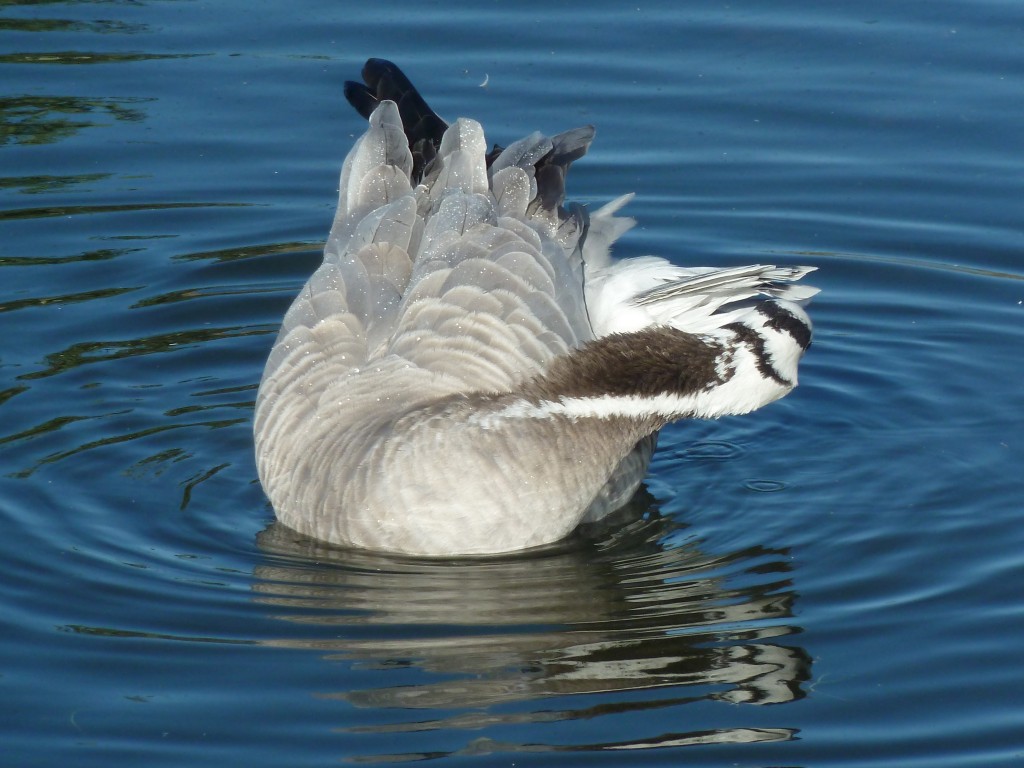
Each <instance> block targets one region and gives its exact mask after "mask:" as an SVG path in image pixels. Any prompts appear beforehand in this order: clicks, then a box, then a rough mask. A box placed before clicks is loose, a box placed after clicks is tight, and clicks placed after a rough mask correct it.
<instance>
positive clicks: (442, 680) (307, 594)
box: [253, 510, 811, 761]
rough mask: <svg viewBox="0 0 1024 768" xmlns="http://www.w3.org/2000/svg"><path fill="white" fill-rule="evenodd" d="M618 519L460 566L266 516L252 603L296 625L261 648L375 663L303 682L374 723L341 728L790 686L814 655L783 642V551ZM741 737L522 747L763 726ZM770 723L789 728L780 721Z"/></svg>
mask: <svg viewBox="0 0 1024 768" xmlns="http://www.w3.org/2000/svg"><path fill="white" fill-rule="evenodd" d="M632 514H633V515H634V520H633V521H632V522H631V523H628V522H627V525H626V528H627V529H629V530H630V531H631V536H629V537H628V538H627V539H625V540H621V539H620V540H618V541H614V542H610V541H609V540H608V539H606V538H597V539H594V538H590V537H589V536H587V535H579V536H577V537H575V538H574V539H571V540H570V541H568V542H563V543H562V544H560V545H557V546H553V547H546V548H542V549H540V550H537V551H534V552H530V553H526V554H521V555H518V556H515V557H502V558H487V559H473V558H465V559H459V560H431V559H415V558H405V557H398V556H389V555H380V554H374V553H368V552H363V551H355V550H348V549H344V548H336V547H331V546H328V545H325V544H323V543H320V542H316V541H313V540H311V539H307V538H305V537H303V536H300V535H299V534H296V533H294V532H292V531H290V530H288V529H287V528H284V527H283V526H281V525H279V524H274V525H272V526H271V527H270V528H268V529H266V530H265V531H264V532H263V533H262V534H260V536H259V539H258V541H259V546H260V548H261V550H262V551H263V552H264V555H265V557H266V563H265V564H263V565H261V566H259V567H258V568H257V569H256V571H255V576H256V577H257V581H256V582H255V583H254V584H253V599H254V600H255V601H257V602H259V603H261V604H263V605H266V606H269V607H273V608H274V609H275V610H276V611H277V613H276V614H275V616H276V618H277V619H278V620H279V621H281V622H283V623H285V624H287V625H289V626H291V627H292V628H293V629H292V631H291V632H288V633H283V634H282V636H281V637H279V638H277V639H273V640H267V641H265V642H266V643H267V644H268V645H272V646H274V647H280V648H306V649H311V650H316V651H318V652H320V653H322V654H325V655H324V656H323V659H324V662H325V663H326V664H329V665H330V664H337V663H345V664H348V665H354V667H355V668H356V669H358V670H365V671H369V670H377V671H379V672H387V673H388V674H385V675H381V676H380V677H379V678H378V680H377V682H376V683H375V684H373V685H371V686H370V687H353V688H350V689H346V690H340V691H337V692H320V693H318V694H317V695H318V696H320V697H322V698H325V699H328V700H337V701H339V702H346V703H348V704H350V705H353V706H356V707H358V708H360V709H364V710H366V711H367V712H369V713H371V715H372V720H373V722H362V723H360V724H359V725H356V726H346V727H344V730H346V731H349V732H351V733H367V734H381V733H397V732H402V733H418V732H425V731H438V730H473V729H477V728H481V727H483V726H485V725H486V726H488V727H489V728H490V729H492V732H497V731H499V730H500V729H502V728H508V727H512V726H516V725H521V724H524V723H530V722H554V721H579V720H591V719H594V718H598V719H601V718H605V717H607V716H609V715H612V714H615V715H616V716H617V717H623V716H629V715H631V714H635V715H640V714H641V713H643V712H647V711H650V710H652V709H661V708H671V707H676V706H680V705H683V704H692V703H695V702H700V701H706V702H711V701H725V702H730V703H733V704H778V703H782V702H787V701H793V700H795V699H799V698H802V697H803V696H804V695H805V694H804V691H803V690H802V685H803V683H804V682H805V681H806V680H808V679H809V677H810V666H811V662H810V658H809V656H808V655H807V653H806V652H804V651H803V650H802V649H801V648H799V647H798V646H794V645H791V640H792V637H793V636H794V635H796V634H798V633H799V631H800V630H799V629H798V628H797V627H796V626H794V625H793V623H792V620H793V603H794V600H795V593H794V592H793V589H792V586H791V584H790V582H789V580H788V578H787V576H786V574H787V573H788V568H789V566H788V563H787V561H788V559H789V556H788V553H786V552H771V551H767V550H763V549H751V550H744V551H738V552H733V553H728V554H724V555H718V556H713V557H712V556H709V555H708V554H707V553H704V552H702V551H701V549H700V548H699V546H697V545H696V544H695V543H693V542H690V543H689V544H688V545H685V546H678V547H671V548H669V547H665V546H664V545H663V544H662V543H661V542H663V541H664V540H665V539H666V538H670V536H669V534H671V533H672V531H673V530H675V529H676V527H677V526H676V525H675V524H674V523H672V522H671V521H670V520H668V519H664V518H661V517H660V516H659V515H658V514H657V513H656V512H655V511H652V510H647V512H646V514H642V515H638V514H637V510H634V511H633V513H632ZM325 676H329V673H327V672H326V671H325ZM626 694H628V695H626ZM666 694H667V695H666ZM609 699H610V700H612V701H614V702H615V703H614V705H613V706H609V704H608V702H609ZM513 704H514V705H515V706H514V707H511V708H510V705H513ZM387 712H391V713H392V714H391V715H387V714H386V713H387ZM396 717H397V719H396ZM742 731H743V729H738V730H731V729H724V730H722V731H720V732H715V733H708V732H696V731H695V732H686V733H678V734H671V735H666V734H660V733H650V732H647V730H646V729H645V728H643V727H641V728H639V729H638V730H637V732H636V736H635V737H634V738H631V739H630V740H629V741H626V742H615V743H603V742H597V741H595V742H588V743H585V744H576V745H566V744H555V743H550V744H545V745H540V744H532V745H531V746H530V749H531V750H536V749H544V750H563V749H573V750H576V749H584V750H590V749H627V748H629V749H647V748H654V747H658V746H679V745H682V744H685V743H694V744H696V743H714V742H730V741H735V740H743V739H745V738H747V737H749V738H751V739H757V738H760V737H758V736H757V734H755V733H753V732H751V733H749V734H747V736H744V735H743V733H742ZM768 733H771V734H774V736H772V737H771V739H774V738H791V737H792V733H791V732H790V731H788V730H787V729H784V728H782V729H772V728H769V729H766V731H765V734H768ZM762 735H764V734H762ZM765 738H768V737H767V736H765ZM771 739H769V740H771ZM502 743H503V744H504V746H503V747H502V748H503V749H512V750H513V751H518V750H519V749H522V748H524V746H523V745H519V746H515V745H510V744H508V743H505V742H502ZM477 746H479V745H477ZM452 754H456V753H452ZM363 759H366V760H370V761H373V760H383V759H397V758H396V756H393V755H392V756H383V755H374V756H364V758H363Z"/></svg>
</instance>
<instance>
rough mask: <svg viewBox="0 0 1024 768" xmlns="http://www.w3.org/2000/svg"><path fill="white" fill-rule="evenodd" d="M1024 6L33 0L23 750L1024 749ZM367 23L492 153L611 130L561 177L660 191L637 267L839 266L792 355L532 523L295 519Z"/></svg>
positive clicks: (16, 433) (7, 556)
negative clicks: (290, 361)
mask: <svg viewBox="0 0 1024 768" xmlns="http://www.w3.org/2000/svg"><path fill="white" fill-rule="evenodd" d="M1022 37H1024V9H1022V7H1021V6H1020V4H1018V3H1012V2H998V1H996V0H989V1H988V2H974V3H952V2H944V1H942V0H939V1H936V2H928V3H921V2H904V3H898V4H893V3H877V2H862V3H856V4H852V3H830V4H819V3H811V2H807V1H806V0H793V1H792V2H787V3H774V4H771V5H770V6H769V5H764V4H755V3H748V2H739V3H729V4H706V3H684V4H671V3H653V4H652V3H641V4H639V5H637V4H631V5H629V6H625V7H618V6H616V5H615V4H611V3H597V4H590V5H588V6H586V7H585V8H584V7H582V6H581V7H580V8H579V9H577V10H558V9H554V8H552V7H550V4H541V3H536V2H527V3H519V4H516V5H510V4H502V3H494V4H490V5H487V6H467V7H465V8H462V7H454V8H453V7H452V6H451V5H440V4H434V5H431V4H424V3H405V2H396V3H381V4H370V3H367V4H363V5H362V6H360V7H357V8H347V7H342V6H341V5H339V4H335V3H328V2H325V1H324V0H308V1H305V2H298V3H264V2H248V3H240V2H230V1H228V0H225V2H220V3H202V2H160V1H159V0H154V1H153V2H148V3H134V2H107V3H81V2H78V3H73V2H51V3H31V2H27V1H26V2H18V1H17V0H14V2H6V3H3V4H2V6H0V235H2V237H0V267H2V269H0V334H2V336H0V338H2V339H3V340H2V342H0V516H2V521H0V525H2V529H3V531H4V536H3V538H2V542H0V559H2V562H3V578H2V580H0V615H2V616H3V619H2V621H3V627H4V630H3V633H2V635H0V693H2V698H0V701H2V704H0V708H2V709H0V711H2V717H0V743H2V752H0V754H2V755H3V759H2V760H0V762H2V764H4V765H11V766H50V765H53V766H57V765H61V766H63V765H76V766H92V765H95V766H107V765H111V764H142V763H144V764H146V765H154V766H159V765H175V766H178V765H190V766H204V765H210V766H214V765H216V766H222V765H225V764H246V765H252V766H263V765H266V766H279V765H289V766H303V765H324V764H333V763H337V762H339V761H342V762H356V763H362V762H371V763H373V762H384V763H389V762H401V761H408V760H420V759H434V760H436V761H441V762H444V763H450V764H459V765H519V766H522V765H536V766H547V765H552V764H557V765H577V764H578V765H623V766H626V765H628V766H634V765H648V764H671V765H678V764H687V765H703V766H726V765H743V766H769V765H772V766H776V765H794V766H795V765H800V766H830V767H831V766H859V765H899V766H929V768H931V767H934V766H940V767H944V766H1011V765H1020V764H1024V735H1022V734H1024V697H1022V696H1021V690H1022V684H1024V664H1022V663H1021V660H1020V653H1019V648H1020V638H1021V637H1022V636H1024V607H1022V605H1024V603H1022V601H1021V595H1022V591H1024V523H1022V516H1021V506H1022V505H1021V498H1022V494H1021V490H1022V486H1021V480H1020V477H1021V473H1020V468H1021V466H1024V449H1022V440H1021V429H1022V423H1024V419H1022V416H1021V414H1022V413H1024V377H1022V372H1021V359H1022V353H1024V331H1022V326H1024V305H1022V302H1024V282H1022V277H1024V270H1022V268H1021V259H1020V254H1021V253H1022V252H1024V229H1022V226H1021V221H1022V213H1024V211H1022V208H1021V200H1022V199H1024V194H1022V193H1024V182H1022V179H1024V161H1022V157H1024V151H1022V150H1024V141H1022V139H1021V136H1022V134H1021V131H1020V126H1021V123H1022V118H1024V100H1022V99H1021V98H1020V72H1021V57H1020V51H1021V44H1022V42H1024V41H1022ZM370 55H376V56H386V57H390V58H393V59H395V60H397V61H399V62H400V63H401V64H402V65H403V66H404V67H406V69H407V70H408V71H409V72H410V74H411V75H413V77H414V79H415V80H416V81H417V82H418V83H420V84H421V85H422V86H423V88H424V90H425V91H426V93H427V95H428V97H429V98H430V99H431V101H432V103H433V104H434V105H435V107H436V108H437V109H438V110H439V111H440V112H441V113H442V114H444V115H448V116H455V115H458V114H468V115H471V116H474V117H477V118H479V119H481V120H482V122H483V123H484V126H485V128H487V130H488V133H489V138H490V139H491V140H493V141H499V142H502V141H508V140H511V139H514V138H517V137H518V136H520V135H522V134H524V133H526V132H528V131H530V130H533V129H534V128H541V129H544V130H548V131H557V130H561V129H564V128H567V127H571V126H574V125H577V124H580V123H585V122H592V123H594V124H596V125H597V127H598V139H597V141H596V143H595V145H594V147H593V149H592V153H591V155H590V156H588V157H587V158H586V160H584V161H583V162H580V163H578V164H577V165H575V166H574V168H573V173H572V176H571V178H570V184H569V186H570V191H571V193H572V194H573V197H574V198H575V199H578V200H581V201H583V202H586V203H591V204H598V203H601V202H603V201H606V200H608V199H610V198H611V197H614V196H616V195H618V194H620V193H622V192H625V191H630V190H635V191H637V192H638V193H639V194H638V197H637V199H636V200H635V201H634V202H633V203H632V204H631V206H630V209H629V211H630V213H631V214H632V215H634V216H636V217H637V218H638V219H639V221H640V225H639V227H638V228H637V229H636V230H634V231H633V232H632V233H630V235H629V236H628V237H627V238H626V240H625V241H624V242H623V243H622V245H621V247H620V249H619V253H620V254H621V255H639V254H643V253H650V252H654V253H661V254H664V255H667V256H669V257H671V258H672V259H674V260H676V261H677V262H679V263H683V264H720V265H726V264H740V263H747V262H753V261H772V262H780V263H782V262H784V263H809V264H814V265H816V266H818V267H819V272H817V273H815V275H814V282H815V284H817V285H819V286H820V287H821V288H822V289H823V292H822V294H821V295H820V296H819V297H818V298H817V299H816V300H815V302H814V304H813V306H812V314H813V316H814V319H815V322H816V326H817V331H816V337H815V342H814V346H813V347H812V349H811V350H810V352H809V354H808V357H807V358H806V361H805V365H804V367H803V369H802V384H801V387H800V388H799V389H798V390H797V391H796V392H795V393H794V394H793V395H792V396H790V397H789V398H787V399H786V400H784V401H782V402H780V403H778V404H775V405H773V406H771V407H770V408H768V409H765V410H764V411H761V412H759V413H757V414H755V415H753V416H750V417H744V418H738V419H727V420H723V421H720V422H715V423H694V424H684V425H678V426H675V427H672V428H670V429H668V430H666V431H665V432H664V433H663V436H662V441H661V450H660V452H659V453H658V455H657V457H656V459H655V462H654V466H653V468H652V473H651V477H650V481H649V483H648V485H647V493H646V495H644V496H642V497H641V498H639V499H638V500H637V501H636V503H635V505H634V507H633V509H631V510H628V511H627V512H626V513H624V515H623V519H622V520H621V521H620V522H619V523H618V524H617V525H613V526H609V527H607V528H605V529H603V530H597V531H590V532H588V533H587V534H586V535H581V536H577V537H575V538H573V539H572V540H570V541H568V542H564V543H562V544H560V545H558V546H556V547H553V548H551V549H550V550H549V551H546V552H543V553H539V554H533V555H530V556H520V557H513V558H506V559H502V560H495V561H472V560H464V561H454V562H448V561H417V560H413V559H403V558H394V557H384V556H378V555H373V554H368V553H355V552H345V551H338V550H331V549H328V548H325V547H322V546H319V545H317V544H316V543H314V542H309V541H303V540H300V539H297V537H295V536H293V535H290V534H289V533H288V532H287V531H284V530H282V529H280V528H277V527H275V526H273V525H272V520H273V516H272V513H271V511H270V510H269V508H268V507H267V504H266V502H265V500H264V498H263V495H262V492H261V490H260V488H259V485H258V484H257V483H256V479H255V478H256V474H255V468H254V464H253V459H252V446H251V437H250V419H251V412H252V401H253V398H254V396H255V387H256V383H257V381H258V379H259V375H260V371H261V368H262V364H263V360H264V359H265V357H266V354H267V352H268V350H269V347H270V344H271V342H272V340H273V334H274V332H275V330H276V325H277V323H278V322H279V321H280V318H281V316H282V314H283V312H284V309H285V308H286V307H287V305H288V304H289V302H290V301H291V298H292V296H293V294H294V292H295V291H296V290H297V289H298V287H299V286H300V285H301V284H302V282H303V281H304V280H305V277H306V276H307V275H308V273H309V272H310V271H311V270H312V269H313V268H314V267H315V265H316V263H317V261H318V258H319V249H320V247H321V243H322V239H323V237H324V235H325V233H326V231H327V228H328V226H329V223H330V218H331V214H332V210H333V206H334V190H335V184H336V180H337V172H338V168H339V164H340V161H341V159H342V157H343V156H344V154H345V153H346V152H347V150H348V147H349V145H350V142H351V139H352V137H353V136H354V135H355V134H356V132H358V131H360V130H361V125H360V121H359V120H358V118H357V117H355V116H354V115H353V114H351V113H350V111H349V109H348V107H347V105H345V104H344V102H343V99H342V97H341V83H342V81H343V80H345V79H346V78H351V77H353V76H354V75H355V74H356V73H357V72H358V70H359V67H360V66H361V62H362V60H363V59H364V58H365V57H367V56H370ZM485 80H486V87H482V85H481V84H482V83H484V81H485ZM552 753H554V754H552Z"/></svg>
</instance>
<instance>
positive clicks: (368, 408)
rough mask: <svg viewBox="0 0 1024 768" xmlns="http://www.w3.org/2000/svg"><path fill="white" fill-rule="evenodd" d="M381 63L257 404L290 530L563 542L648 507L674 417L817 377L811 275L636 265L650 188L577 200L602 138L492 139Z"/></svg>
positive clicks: (370, 70) (271, 477)
mask: <svg viewBox="0 0 1024 768" xmlns="http://www.w3.org/2000/svg"><path fill="white" fill-rule="evenodd" d="M363 77H364V80H365V81H366V84H365V85H364V84H361V83H348V84H346V95H347V97H348V98H349V101H350V102H351V103H352V104H353V106H355V107H356V109H357V110H359V111H360V112H361V113H362V114H363V115H364V116H366V117H368V119H369V125H368V128H367V130H366V133H365V134H364V135H363V136H362V137H361V138H360V139H358V140H357V142H356V144H355V146H354V147H353V149H352V150H351V152H350V153H349V155H348V157H347V158H346V159H345V162H344V166H343V169H342V173H341V182H340V192H339V201H338V210H337V214H336V215H335V218H334V224H333V226H332V228H331V232H330V236H329V238H328V241H327V245H326V248H325V251H324V261H323V264H322V265H321V266H320V267H319V269H317V270H316V272H315V273H314V274H313V275H312V277H310V279H309V281H308V282H307V283H306V285H305V286H304V287H303V288H302V290H301V292H300V293H299V295H298V296H297V297H296V299H295V301H294V303H293V304H292V306H291V308H290V309H289V310H288V312H287V314H286V315H285V318H284V322H283V324H282V327H281V331H280V334H279V336H278V338H277V341H276V343H275V344H274V347H273V350H272V352H271V354H270V358H269V360H268V361H267V364H266V368H265V371H264V374H263V378H262V381H261V383H260V388H259V393H258V396H257V400H256V412H255V424H254V436H255V445H256V457H257V465H258V468H259V475H260V480H261V482H262V484H263V487H264V489H265V490H266V493H267V495H268V497H269V498H270V500H271V503H272V504H273V507H274V510H275V513H276V515H277V517H278V518H279V519H280V521H281V522H282V523H284V524H285V525H287V526H289V527H291V528H293V529H295V530H297V531H299V532H301V533H304V534H307V535H309V536H312V537H315V538H318V539H323V540H326V541H329V542H334V543H337V544H343V545H350V546H357V547H365V548H370V549H377V550H387V551H394V552H403V553H409V554H417V555H453V554H484V553H497V552H508V551H513V550H519V549H524V548H527V547H531V546H536V545H540V544H545V543H549V542H552V541H556V540H558V539H560V538H562V537H564V536H566V535H567V534H568V533H570V532H571V531H572V530H573V529H574V528H575V527H577V526H578V525H579V524H580V523H581V522H582V521H584V520H588V519H596V518H599V517H601V516H602V515H604V514H606V513H608V512H611V511H614V510H615V509H616V508H618V507H619V506H621V505H623V504H624V503H626V502H627V501H628V500H629V499H630V497H631V496H632V495H633V493H634V492H635V491H636V489H637V487H638V486H639V484H640V482H641V480H642V478H643V476H644V473H645V472H646V469H647V465H648V462H649V460H650V457H651V453H652V451H653V448H654V441H655V438H656V434H657V431H658V430H659V429H660V428H661V427H662V426H664V425H665V424H666V423H668V422H670V421H674V420H677V419H683V418H714V417H717V416H722V415H725V414H735V413H746V412H748V411H752V410H754V409H755V408H758V407H760V406H762V405H764V404H766V403H769V402H771V401H773V400H776V399H777V398H779V397H782V396H783V395H784V394H786V393H787V392H788V391H789V390H790V389H792V388H793V387H794V386H795V385H796V382H797V364H798V361H799V359H800V357H801V356H802V354H803V352H804V350H805V349H806V348H807V347H808V345H809V344H810V337H811V323H810V320H809V319H808V317H807V315H806V314H805V313H804V311H803V309H802V308H801V307H800V305H799V303H800V302H803V301H804V300H806V299H808V298H810V296H812V295H813V294H814V293H815V292H816V291H815V289H813V288H808V287H806V286H802V285H796V284H794V281H796V280H798V279H799V278H801V277H802V276H803V275H804V274H806V273H807V272H808V271H810V269H809V268H804V267H796V268H779V267H774V266H765V265H755V266H750V267H740V268H730V269H712V268H689V269H688V268H682V267H677V266H675V265H673V264H671V263H669V262H668V261H666V260H664V259H661V258H655V257H643V258H639V259H626V260H621V261H615V260H613V259H611V257H610V255H609V248H610V246H611V244H612V243H613V242H614V241H615V239H616V238H618V237H619V236H620V235H621V234H622V233H623V232H625V231H626V230H627V229H629V227H630V226H632V224H633V222H632V220H631V219H628V218H624V217H621V216H618V215H617V212H618V210H619V209H620V208H621V206H622V205H623V204H625V202H627V201H628V199H629V196H626V197H623V198H620V199H618V200H616V201H613V202H612V203H609V204H608V205H606V206H604V207H603V208H600V209H599V210H597V211H595V212H592V213H590V214H588V213H587V212H586V211H585V210H583V209H582V208H580V207H578V206H567V205H566V204H565V199H564V179H565V174H566V171H567V169H568V167H569V165H570V163H572V162H573V161H574V160H576V159H578V158H579V157H581V156H582V155H583V154H584V153H585V152H586V149H587V147H588V145H589V144H590V141H591V139H592V137H593V129H591V128H581V129H575V130H572V131H568V132H566V133H563V134H559V135H557V136H553V137H547V136H544V135H542V134H540V133H534V134H531V135H530V136H527V137H526V138H524V139H521V140H520V141H517V142H515V143H513V144H511V145H509V146H508V147H506V148H505V149H503V150H502V149H500V148H497V147H496V148H495V149H494V150H492V151H488V148H487V145H486V143H485V140H484V134H483V131H482V129H481V127H480V125H479V124H478V123H476V122H474V121H472V120H467V119H459V120H457V121H456V122H455V123H453V124H452V125H451V126H448V125H446V124H445V122H444V121H442V120H441V119H440V118H439V117H438V116H437V115H435V114H434V113H433V112H432V111H431V110H430V108H429V107H428V106H427V105H426V103H425V102H424V101H423V99H422V97H420V95H419V94H418V93H417V92H416V90H415V89H414V88H413V87H412V85H411V84H410V83H409V81H408V80H407V79H406V78H405V76H404V75H403V74H402V73H401V71H400V70H398V68H397V67H395V66H394V65H393V64H391V63H390V62H386V61H383V60H380V59H371V60H370V61H369V62H367V64H366V67H365V68H364V70H363Z"/></svg>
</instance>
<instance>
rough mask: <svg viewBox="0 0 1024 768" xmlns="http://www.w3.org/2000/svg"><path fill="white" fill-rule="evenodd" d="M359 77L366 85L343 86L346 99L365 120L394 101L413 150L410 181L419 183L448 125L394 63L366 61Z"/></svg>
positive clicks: (351, 83)
mask: <svg viewBox="0 0 1024 768" xmlns="http://www.w3.org/2000/svg"><path fill="white" fill-rule="evenodd" d="M362 76H363V83H365V85H364V84H363V83H357V82H354V81H351V80H349V81H348V82H346V83H345V89H344V91H345V98H346V99H347V100H348V103H349V104H351V105H352V107H353V108H354V109H355V110H356V112H358V113H359V114H360V115H362V116H363V117H364V118H369V117H370V115H371V114H372V113H373V110H375V109H376V108H377V106H378V105H379V104H380V103H381V102H382V101H393V102H395V104H397V105H398V112H399V115H400V116H401V118H402V125H403V127H404V130H405V136H406V139H408V141H409V147H410V148H411V149H412V150H413V156H414V165H413V179H414V180H415V181H419V179H420V178H422V176H423V174H424V172H425V171H426V166H427V165H428V164H429V163H430V160H431V159H433V157H434V155H436V153H437V148H438V147H439V146H440V145H441V138H442V137H443V136H444V132H445V131H446V130H447V129H448V123H446V122H445V121H444V120H442V119H441V118H440V117H439V116H438V114H437V113H436V112H434V110H432V109H431V108H430V105H428V104H427V102H426V100H425V99H424V98H423V96H421V95H420V92H419V91H418V90H416V86H414V85H413V84H412V82H411V81H410V80H409V78H408V77H406V75H405V73H404V72H403V71H402V70H401V69H400V68H399V67H398V65H397V64H395V63H394V62H393V61H389V60H388V59H379V58H370V59H367V60H366V63H365V64H364V65H363V70H362Z"/></svg>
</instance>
